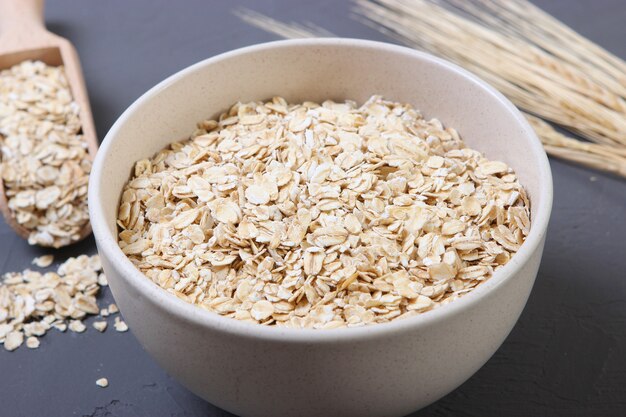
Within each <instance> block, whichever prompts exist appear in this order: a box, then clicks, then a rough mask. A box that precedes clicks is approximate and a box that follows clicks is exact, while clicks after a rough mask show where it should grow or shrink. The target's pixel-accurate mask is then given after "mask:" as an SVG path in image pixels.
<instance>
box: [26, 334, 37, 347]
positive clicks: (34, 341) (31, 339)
mask: <svg viewBox="0 0 626 417" xmlns="http://www.w3.org/2000/svg"><path fill="white" fill-rule="evenodd" d="M26 347H27V348H29V349H37V348H38V347H39V339H37V338H36V337H35V336H31V337H29V338H27V339H26Z"/></svg>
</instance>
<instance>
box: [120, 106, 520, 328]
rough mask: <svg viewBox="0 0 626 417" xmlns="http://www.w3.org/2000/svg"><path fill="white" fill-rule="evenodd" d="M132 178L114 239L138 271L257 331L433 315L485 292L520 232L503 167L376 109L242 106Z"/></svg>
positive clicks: (428, 125) (409, 113) (439, 129)
mask: <svg viewBox="0 0 626 417" xmlns="http://www.w3.org/2000/svg"><path fill="white" fill-rule="evenodd" d="M502 140H506V137H503V138H502ZM132 174H133V175H132V177H131V178H130V180H129V182H128V183H127V184H126V186H125V188H124V190H123V193H122V196H121V201H120V205H119V211H118V222H117V223H118V225H119V227H120V228H119V235H118V236H119V239H118V242H119V245H120V248H121V249H122V251H123V252H124V253H125V254H126V255H127V256H128V258H129V259H130V260H131V261H132V262H133V263H134V265H135V266H136V267H137V268H138V269H139V270H140V271H141V272H143V273H144V274H145V275H146V276H147V277H148V278H149V279H150V280H152V281H153V282H154V283H156V284H157V285H159V286H161V287H162V288H164V289H165V290H167V291H168V292H170V293H171V294H174V295H175V296H177V297H179V298H180V299H182V300H184V301H187V302H189V303H192V304H196V305H198V306H200V307H201V308H204V309H206V310H209V311H212V312H215V313H217V314H220V315H223V316H226V317H231V318H235V319H239V320H243V321H247V322H251V323H261V324H263V325H279V326H288V327H308V328H326V329H329V328H337V327H351V326H362V325H366V324H372V323H384V322H388V321H391V320H394V319H398V318H404V317H409V316H413V315H416V314H420V313H422V312H426V311H429V310H432V309H435V308H438V307H440V306H442V305H445V304H447V303H449V302H452V301H454V300H455V299H457V298H459V297H462V296H463V295H464V294H467V293H468V292H470V291H472V290H473V289H474V288H476V287H477V286H479V285H480V284H481V283H482V282H484V281H486V280H488V279H489V278H490V277H491V276H493V273H494V271H496V270H497V269H498V268H500V267H502V266H503V265H505V264H506V263H507V262H508V261H509V259H511V257H512V256H514V254H515V252H516V251H517V250H518V249H519V248H520V246H521V245H522V244H523V242H524V240H525V238H526V236H527V235H528V233H529V231H530V211H529V209H530V202H529V200H528V196H527V194H526V191H525V190H524V188H523V187H522V186H521V185H520V183H519V181H518V179H517V176H516V175H515V172H514V171H513V170H512V169H511V168H510V167H509V166H508V165H507V164H506V163H504V162H502V161H491V160H489V159H487V158H485V157H484V156H483V155H482V154H481V153H480V152H478V151H476V150H473V149H470V148H467V147H466V146H465V144H464V143H463V141H462V140H461V137H460V135H459V133H458V132H457V131H456V130H454V129H453V128H451V127H444V125H443V124H442V123H441V122H440V121H439V120H437V119H430V120H426V119H424V118H423V117H422V115H421V114H420V113H419V111H417V110H416V109H414V108H413V107H412V106H410V105H408V104H401V103H395V102H392V101H387V100H384V99H383V98H381V97H380V96H372V97H371V98H370V99H369V100H367V102H365V103H364V104H363V105H361V106H358V105H357V104H356V103H354V102H352V101H347V102H345V103H336V102H332V101H325V102H323V103H322V104H317V103H312V102H305V103H302V104H289V103H287V102H286V101H285V100H284V99H282V98H280V97H276V98H273V99H272V100H271V101H268V102H264V103H262V102H251V103H236V104H235V105H233V106H232V107H231V108H230V109H229V110H228V111H227V112H225V113H224V114H222V115H221V116H220V117H219V118H218V119H217V120H205V121H202V122H200V123H198V125H197V130H196V131H195V132H194V133H193V134H192V135H191V137H190V138H189V139H188V140H184V141H179V142H174V143H172V144H171V145H170V146H168V147H167V148H165V149H163V150H161V151H160V152H158V153H157V154H156V155H155V156H154V157H152V158H150V159H144V160H141V161H138V162H137V163H136V165H135V169H134V172H133V173H132Z"/></svg>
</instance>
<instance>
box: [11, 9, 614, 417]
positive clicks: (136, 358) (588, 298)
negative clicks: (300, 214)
mask: <svg viewBox="0 0 626 417" xmlns="http://www.w3.org/2000/svg"><path fill="white" fill-rule="evenodd" d="M16 1H17V0H16ZM537 3H538V4H539V5H540V6H542V7H544V8H545V9H546V10H548V11H549V12H550V13H552V14H554V15H555V16H557V17H558V18H560V19H561V20H563V21H565V22H566V23H568V24H570V25H571V26H572V27H574V28H575V29H577V30H578V31H580V32H581V33H583V34H584V35H586V36H588V37H589V38H591V39H593V40H594V41H596V42H598V43H600V44H601V45H603V46H605V47H606V48H607V49H609V50H611V51H612V52H614V53H615V54H617V55H619V56H621V57H623V58H626V27H625V26H624V22H625V21H626V3H625V2H624V0H578V1H575V2H573V1H568V0H540V1H539V0H538V1H537ZM238 6H246V7H250V8H252V9H255V10H258V11H260V12H263V13H265V14H268V15H272V16H275V17H277V18H278V19H281V20H295V21H303V20H308V21H312V22H314V23H316V24H317V25H319V26H322V27H324V28H327V29H329V30H330V31H332V32H334V33H336V34H338V35H340V36H346V37H355V38H367V39H375V40H383V41H385V40H386V41H390V40H389V39H386V38H385V37H384V36H383V35H381V34H379V33H378V32H376V31H374V30H371V29H369V28H367V27H365V26H363V25H361V24H360V23H357V22H355V21H354V20H351V19H350V17H349V10H350V3H349V2H347V1H333V0H319V1H314V2H313V1H310V2H305V1H298V2H295V1H289V0H272V1H257V2H255V1H253V0H247V1H242V0H237V1H230V2H225V1H201V0H193V1H191V0H188V1H184V2H171V1H167V0H134V1H132V2H129V1H124V0H107V1H98V0H56V1H50V2H49V3H48V5H47V11H46V20H47V23H48V27H49V28H50V29H51V30H52V31H54V32H57V33H58V34H60V35H62V36H64V37H67V38H68V39H70V40H72V42H73V43H74V44H75V45H76V47H77V49H78V51H79V54H80V56H81V59H82V63H83V68H84V71H85V77H86V81H87V85H88V88H89V93H90V97H91V103H92V107H93V111H94V117H95V121H96V125H97V129H98V132H99V135H100V137H101V138H102V137H104V135H105V134H106V132H107V130H108V129H109V127H110V126H111V124H112V123H113V122H114V121H115V119H116V118H117V117H118V116H119V115H120V114H121V112H122V111H123V110H124V109H125V108H126V107H127V106H128V105H129V104H130V103H131V102H132V101H133V100H135V99H136V98H137V97H138V96H139V95H141V94H142V93H143V92H145V91H146V90H147V89H148V88H150V87H151V86H153V85H154V84H155V83H157V82H158V81H160V80H162V79H163V78H165V77H166V76H168V75H170V74H172V73H174V72H176V71H178V70H180V69H182V68H184V67H186V66H188V65H190V64H192V63H195V62H197V61H199V60H202V59H204V58H207V57H210V56H213V55H215V54H218V53H221V52H225V51H228V50H230V49H234V48H238V47H242V46H246V45H250V44H254V43H259V42H264V41H269V40H273V39H276V37H274V36H273V35H270V34H267V33H265V32H262V31H260V30H257V29H254V28H251V27H249V26H247V25H246V24H244V23H242V22H241V21H239V20H238V19H237V18H236V17H234V16H233V15H232V14H231V12H230V11H231V10H232V9H233V8H234V7H238ZM551 164H552V169H553V173H554V185H555V198H554V210H553V215H552V222H551V225H550V230H549V234H548V241H547V244H546V249H545V254H544V261H543V263H542V266H541V269H540V272H539V277H538V279H537V283H536V285H535V288H534V290H533V293H532V295H531V298H530V301H529V303H528V306H527V307H526V310H525V311H524V313H523V315H522V317H521V319H520V321H519V323H518V324H517V326H516V327H515V329H514V330H513V332H512V333H511V335H510V336H509V338H508V339H507V340H506V342H505V343H504V345H503V346H502V347H501V348H500V350H498V352H497V353H496V354H495V355H494V357H493V358H492V359H491V360H490V361H489V362H488V363H487V364H486V365H485V366H484V367H483V368H482V369H481V370H480V371H479V372H478V373H476V374H475V375H474V376H473V377H472V378H471V379H470V380H469V381H467V382H466V383H465V384H463V385H462V386H461V387H460V388H459V389H457V390H456V391H454V392H453V393H451V394H449V395H448V396H447V397H445V398H443V399H442V400H440V401H438V402H437V403H435V404H433V405H431V406H430V407H428V408H426V409H423V410H421V411H419V412H416V413H414V414H412V415H411V417H447V416H482V417H490V416H513V417H515V416H520V417H521V416H524V417H525V416H568V417H569V416H585V417H589V416H591V417H593V416H598V417H600V416H601V417H612V416H615V417H618V416H624V415H626V272H625V271H626V268H625V267H626V242H625V237H626V219H625V218H626V181H624V180H619V179H617V178H615V177H611V176H608V175H604V174H601V173H598V172H593V171H588V170H585V169H582V168H578V167H575V166H572V165H569V164H567V163H563V162H559V161H556V160H551ZM94 252H95V246H94V243H93V240H92V239H89V240H87V241H85V242H83V243H81V244H79V245H75V246H74V247H71V248H68V249H65V250H63V251H60V252H58V253H56V256H57V259H58V260H62V259H63V258H64V257H66V256H71V255H78V254H80V253H94ZM43 253H48V251H45V250H40V249H37V248H31V247H29V246H28V245H27V244H26V243H25V242H23V241H22V240H20V239H19V238H18V237H16V236H15V235H14V234H13V232H12V231H11V230H10V229H9V228H8V227H7V226H6V225H4V224H2V223H0V271H2V272H8V271H17V270H22V269H24V268H26V267H28V266H29V264H30V261H31V260H32V258H33V257H34V256H37V255H40V254H43ZM101 299H102V301H101V302H103V303H108V302H111V301H112V299H111V295H110V293H109V292H108V291H105V293H104V294H103V296H102V297H101ZM102 376H105V377H107V378H108V379H109V382H110V386H109V387H108V388H107V389H101V388H98V387H97V386H96V385H95V380H96V379H98V378H100V377H102ZM0 415H1V416H3V417H44V416H45V417H67V416H93V417H104V416H107V417H159V416H171V417H218V416H232V414H229V413H227V412H225V411H222V410H219V409H217V408H216V407H214V406H212V405H211V404H208V403H206V402H204V401H202V400H201V399H199V398H198V397H196V396H194V395H193V394H191V393H190V392H188V391H187V390H186V389H185V388H183V387H182V386H180V385H179V384H178V383H177V382H175V381H174V380H172V379H171V378H170V377H169V376H168V375H167V374H165V372H164V371H162V370H161V369H160V368H159V367H158V366H157V365H156V364H155V363H154V362H153V361H152V359H151V358H150V357H149V356H148V355H147V354H146V353H145V352H144V351H143V350H142V348H141V346H140V345H139V344H138V343H137V341H136V340H135V339H134V337H133V336H132V334H131V333H124V334H122V333H116V332H114V331H112V329H111V328H109V330H107V332H106V333H104V334H99V333H97V332H96V331H95V330H93V329H92V328H91V327H90V328H89V330H88V331H87V332H86V333H83V334H80V335H77V334H69V333H68V334H59V333H58V332H55V331H52V332H50V333H49V334H48V335H47V336H46V337H44V338H43V339H42V340H41V347H40V348H39V349H38V350H35V351H32V350H28V349H26V348H25V347H22V348H20V349H18V350H17V351H16V352H13V353H9V352H5V351H4V350H3V349H0Z"/></svg>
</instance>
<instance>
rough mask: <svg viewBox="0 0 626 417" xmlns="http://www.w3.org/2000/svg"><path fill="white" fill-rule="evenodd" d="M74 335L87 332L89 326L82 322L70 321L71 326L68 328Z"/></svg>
mask: <svg viewBox="0 0 626 417" xmlns="http://www.w3.org/2000/svg"><path fill="white" fill-rule="evenodd" d="M67 327H68V328H69V329H70V330H71V331H73V332H74V333H82V332H84V331H85V330H87V326H85V324H84V323H83V322H82V321H80V320H72V321H70V324H69V326H67Z"/></svg>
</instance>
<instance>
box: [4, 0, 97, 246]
mask: <svg viewBox="0 0 626 417" xmlns="http://www.w3.org/2000/svg"><path fill="white" fill-rule="evenodd" d="M43 10H44V0H0V70H3V69H6V68H10V67H12V66H13V65H16V64H19V63H20V62H22V61H26V60H39V61H43V62H45V63H46V64H48V65H51V66H58V65H64V66H65V75H66V77H67V80H68V83H69V86H70V90H71V92H72V97H73V99H74V101H75V102H76V103H77V104H78V105H79V106H80V120H81V124H82V133H83V136H84V140H85V141H86V142H87V145H88V150H89V156H90V158H91V159H92V160H93V158H94V157H95V155H96V151H97V150H98V138H97V137H96V130H95V127H94V124H93V117H92V115H91V108H90V106H89V99H88V98H87V89H86V88H85V81H84V80H83V73H82V69H81V66H80V61H79V60H78V55H77V53H76V50H75V49H74V47H73V46H72V44H71V43H70V42H69V41H68V40H67V39H64V38H61V37H60V36H57V35H54V34H52V33H50V32H48V30H46V27H45V24H44V19H43ZM0 211H2V214H3V215H4V218H5V219H6V222H7V223H8V224H9V225H10V226H11V227H12V228H13V229H14V230H15V231H16V232H17V233H18V234H19V235H20V236H22V237H23V238H25V239H28V235H29V234H30V232H29V230H28V229H26V228H24V227H23V226H21V225H20V224H18V223H17V221H16V220H15V218H14V217H13V215H12V213H11V211H10V210H9V207H8V204H7V199H6V195H5V189H4V184H3V182H2V178H1V177H0ZM90 233H91V225H90V224H89V222H87V224H86V225H85V226H84V227H83V229H82V230H81V232H80V239H83V238H84V237H86V236H88V235H89V234H90Z"/></svg>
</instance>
